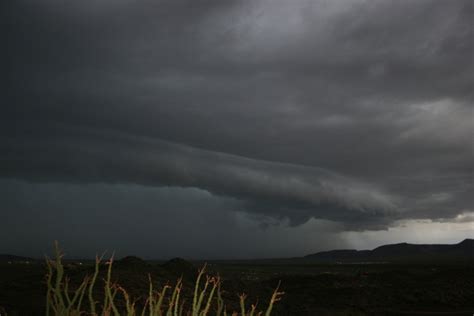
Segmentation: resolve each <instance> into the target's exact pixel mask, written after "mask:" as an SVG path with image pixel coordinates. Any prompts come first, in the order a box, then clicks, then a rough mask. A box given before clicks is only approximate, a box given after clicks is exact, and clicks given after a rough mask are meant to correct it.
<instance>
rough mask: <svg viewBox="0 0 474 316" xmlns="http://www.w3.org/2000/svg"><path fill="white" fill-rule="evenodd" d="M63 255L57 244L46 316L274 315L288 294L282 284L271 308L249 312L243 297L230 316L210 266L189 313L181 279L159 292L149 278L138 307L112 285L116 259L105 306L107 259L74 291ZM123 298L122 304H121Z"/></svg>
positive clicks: (199, 280) (199, 278)
mask: <svg viewBox="0 0 474 316" xmlns="http://www.w3.org/2000/svg"><path fill="white" fill-rule="evenodd" d="M62 257H63V254H62V252H61V251H60V250H59V247H58V244H57V243H56V244H55V258H54V259H49V258H46V265H47V269H48V270H47V271H48V272H47V274H46V284H47V293H46V315H47V316H53V315H54V316H76V315H93V316H99V315H100V316H109V315H110V316H112V315H113V316H120V315H127V316H138V315H140V316H145V315H146V316H183V315H186V316H206V315H210V314H211V311H212V312H213V315H216V316H227V315H229V316H230V315H232V316H239V315H240V316H258V315H265V316H270V314H271V312H272V309H273V306H274V304H275V303H276V302H277V301H279V300H280V298H281V296H282V295H283V294H284V293H283V292H281V291H280V290H279V285H278V287H277V288H276V289H275V291H274V292H273V294H272V296H271V298H270V301H269V303H268V307H267V309H266V310H265V312H264V311H257V306H256V305H255V304H252V305H251V306H250V308H249V309H247V307H246V304H245V300H246V295H245V294H242V295H240V296H239V300H240V312H235V311H234V312H232V313H228V312H227V310H226V304H225V302H224V300H223V299H222V296H221V280H220V278H219V277H218V276H217V277H216V276H209V275H207V274H206V272H205V269H206V266H205V265H204V267H203V268H202V269H200V270H199V273H198V276H197V279H196V283H195V286H194V294H193V298H192V305H191V306H190V307H189V308H188V309H187V310H186V311H185V306H184V302H182V301H180V294H181V292H182V288H183V283H182V280H181V279H179V280H178V281H177V282H176V284H175V285H174V286H169V285H166V286H164V287H162V288H161V289H160V290H159V291H156V290H154V289H153V284H152V280H151V277H149V291H148V297H147V299H146V302H145V304H144V306H142V307H137V306H136V302H137V300H136V299H135V300H134V299H132V298H131V297H130V295H129V294H128V292H127V291H126V290H125V289H124V288H123V287H121V286H120V285H119V284H118V283H116V282H112V265H113V256H112V258H110V259H109V260H107V261H106V262H105V264H106V265H107V273H106V276H105V278H104V287H103V290H104V293H103V299H102V300H101V303H99V301H97V300H96V299H95V298H94V287H95V286H96V283H97V278H98V275H99V268H100V265H101V264H102V260H103V256H102V257H96V260H95V266H94V267H95V269H94V273H93V274H92V275H88V276H86V277H85V278H84V279H83V280H82V282H81V283H80V284H79V286H77V287H76V289H74V290H72V289H71V288H70V282H69V278H67V277H66V276H65V275H64V265H63V263H62ZM120 297H121V301H122V302H123V304H122V305H120V304H118V303H117V301H118V300H119V298H120Z"/></svg>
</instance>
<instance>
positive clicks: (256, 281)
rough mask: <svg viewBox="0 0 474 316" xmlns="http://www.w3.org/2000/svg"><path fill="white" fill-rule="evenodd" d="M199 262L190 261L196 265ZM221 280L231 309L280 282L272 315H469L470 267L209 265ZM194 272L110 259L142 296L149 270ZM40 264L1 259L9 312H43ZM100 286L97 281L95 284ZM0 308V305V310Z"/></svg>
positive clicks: (165, 274) (0, 299) (1, 298)
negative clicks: (278, 298) (240, 300)
mask: <svg viewBox="0 0 474 316" xmlns="http://www.w3.org/2000/svg"><path fill="white" fill-rule="evenodd" d="M199 265H200V263H198V262H196V263H194V266H199ZM91 267H92V266H91V263H87V262H84V263H83V265H77V264H69V266H68V268H67V274H68V275H70V276H71V279H72V281H74V280H79V279H80V278H82V276H84V275H85V274H86V273H87V272H89V271H90V269H91ZM208 269H209V270H210V271H211V272H214V273H217V272H218V273H219V274H220V275H221V276H222V278H223V285H222V288H223V290H224V291H225V293H224V298H225V299H226V300H227V301H230V302H231V305H232V306H231V307H236V305H233V304H236V303H237V299H238V298H237V294H239V293H242V292H245V293H247V294H248V303H251V302H255V301H257V300H258V301H259V302H260V303H259V304H260V305H259V306H260V308H262V309H263V308H264V307H265V305H266V302H267V300H268V296H269V295H270V294H271V292H272V290H273V288H274V287H275V286H276V285H277V283H278V281H279V280H281V288H282V290H283V291H285V293H286V294H285V295H284V297H283V300H282V301H281V302H279V303H278V305H277V306H276V308H275V313H274V315H275V316H277V315H469V316H471V315H473V314H474V265H473V264H458V265H456V264H443V265H441V264H429V265H428V264H397V265H393V264H328V265H321V264H319V265H295V264H293V265H291V264H269V263H267V264H261V263H252V262H249V261H247V262H210V263H209V265H208ZM194 271H195V269H193V267H192V266H190V265H188V264H187V263H186V262H184V261H174V262H171V263H168V264H164V265H163V264H160V263H157V262H143V261H141V260H139V259H137V260H134V259H133V258H132V259H129V260H125V261H123V262H122V263H120V262H117V263H116V264H115V266H114V279H118V281H119V283H120V284H121V285H123V286H124V287H125V288H126V289H128V290H129V292H131V294H132V296H135V297H138V296H144V295H146V291H147V290H148V273H150V274H151V275H152V277H153V280H155V282H156V286H159V285H163V284H165V283H166V282H167V281H171V282H174V280H176V278H177V277H178V276H179V275H181V274H183V275H184V285H185V287H187V288H188V289H191V288H192V287H193V281H194V278H195V273H194ZM44 273H45V267H44V265H43V264H42V263H31V262H30V263H29V264H26V263H10V264H8V263H2V264H0V306H2V307H3V308H4V309H5V310H6V311H7V312H8V315H42V314H43V311H44V302H45V295H44V294H45V286H44V284H43V280H44ZM99 285H100V284H99ZM0 311H1V309H0Z"/></svg>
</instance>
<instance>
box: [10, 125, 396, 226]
mask: <svg viewBox="0 0 474 316" xmlns="http://www.w3.org/2000/svg"><path fill="white" fill-rule="evenodd" d="M73 132H74V129H70V128H69V129H68V128H63V129H60V130H58V134H59V133H60V134H62V135H63V136H62V137H54V138H52V137H48V138H46V139H45V138H41V137H38V138H35V137H33V138H31V139H30V142H28V143H25V142H22V143H21V144H19V143H16V142H15V140H14V139H3V142H2V143H3V146H2V150H4V151H5V152H8V153H9V155H8V156H7V157H2V159H1V163H2V166H4V168H2V170H1V172H2V176H4V177H14V178H22V179H27V180H37V181H45V180H46V181H53V180H54V181H73V182H74V181H78V182H86V183H91V182H104V183H136V184H141V185H150V186H178V187H196V188H201V189H204V190H207V191H209V192H211V193H213V194H217V195H223V196H227V197H232V198H236V199H238V200H241V201H243V202H244V206H243V208H242V209H237V210H236V211H248V212H257V213H261V214H262V215H268V216H273V217H277V218H282V219H283V218H287V219H289V220H290V223H293V224H301V223H304V222H306V221H307V220H308V219H310V218H312V217H314V218H319V219H328V220H334V221H341V222H347V223H350V222H354V221H355V222H357V223H358V224H359V225H362V226H363V225H364V224H363V223H364V221H365V220H367V219H370V220H368V222H370V223H372V222H379V221H380V222H384V221H386V220H387V219H390V218H391V217H392V216H394V215H395V214H397V213H398V212H400V209H399V206H397V199H396V198H395V197H394V196H391V195H389V194H386V193H384V192H382V191H380V190H379V189H377V188H375V187H372V186H370V185H368V184H365V183H363V182H361V181H356V180H354V179H350V178H348V177H343V176H341V175H338V174H336V173H334V172H330V171H328V170H324V169H321V168H315V167H304V166H298V165H291V164H285V163H276V162H269V161H261V160H255V159H248V158H244V157H239V156H235V155H229V154H225V153H218V152H211V151H207V150H202V149H198V148H193V147H189V146H183V145H177V144H173V143H170V142H165V141H162V140H156V139H146V138H138V137H132V136H129V135H124V134H120V133H117V132H115V133H114V132H112V131H104V130H102V131H101V130H95V129H86V130H80V131H78V130H76V133H77V132H80V134H79V135H74V133H73Z"/></svg>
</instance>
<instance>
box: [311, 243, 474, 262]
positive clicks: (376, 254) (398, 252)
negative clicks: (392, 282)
mask: <svg viewBox="0 0 474 316" xmlns="http://www.w3.org/2000/svg"><path fill="white" fill-rule="evenodd" d="M302 259H303V260H304V261H305V262H315V263H316V262H322V263H334V262H342V263H344V262H347V263H351V262H423V261H432V260H436V261H450V262H452V261H469V262H472V261H474V239H465V240H463V241H462V242H460V243H458V244H454V245H443V244H432V245H431V244H408V243H400V244H392V245H384V246H380V247H377V248H375V249H373V250H332V251H323V252H318V253H315V254H310V255H307V256H305V257H303V258H302Z"/></svg>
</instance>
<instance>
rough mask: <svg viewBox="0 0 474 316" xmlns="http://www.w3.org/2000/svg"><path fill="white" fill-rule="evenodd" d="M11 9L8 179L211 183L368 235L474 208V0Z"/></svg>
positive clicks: (88, 3) (4, 122) (220, 190)
mask: <svg viewBox="0 0 474 316" xmlns="http://www.w3.org/2000/svg"><path fill="white" fill-rule="evenodd" d="M4 7H5V10H2V11H1V12H0V18H1V19H2V21H4V23H3V24H2V25H3V26H4V27H2V28H1V29H0V34H1V35H2V37H3V38H5V39H6V41H7V45H5V47H4V49H2V51H0V57H1V58H0V63H1V66H2V69H4V70H5V73H6V76H3V77H2V78H0V83H1V86H0V87H1V89H2V91H1V92H2V93H1V94H0V103H1V110H2V111H1V113H0V177H3V178H5V177H8V178H21V179H26V180H34V181H38V182H39V183H43V182H55V181H56V182H68V183H69V182H77V183H97V182H105V183H124V184H127V183H139V184H142V185H145V186H176V187H179V186H181V187H196V188H201V189H203V190H207V191H209V192H211V193H212V194H214V195H216V196H217V195H219V196H225V197H228V198H229V199H230V200H237V201H239V203H236V204H233V203H230V204H229V205H231V207H229V208H230V209H235V210H238V211H245V212H247V213H248V214H251V215H252V216H256V218H258V217H259V216H262V217H267V216H270V217H272V218H276V219H285V218H287V219H289V221H290V223H291V224H293V225H298V224H301V223H304V222H307V221H308V219H310V218H312V217H314V218H319V219H327V220H331V221H335V222H340V223H342V224H343V225H342V226H343V227H344V229H355V230H361V229H362V230H363V229H385V228H387V227H388V226H390V225H396V222H397V220H403V219H407V220H408V219H429V220H434V221H441V222H445V221H457V220H459V216H460V215H462V214H468V213H470V212H472V195H473V191H474V190H473V180H472V179H473V176H472V131H473V125H472V109H473V104H474V101H473V100H474V99H473V96H474V94H473V91H474V90H473V89H472V82H473V80H474V63H473V62H472V51H473V47H472V44H473V43H474V41H473V38H472V15H473V14H472V3H471V1H469V0H459V1H457V0H456V1H436V0H420V1H409V0H401V1H384V2H381V1H346V0H337V1H326V0H314V1H313V0H311V1H309V0H295V1H280V0H276V1H269V0H256V1H253V0H252V1H246V0H243V1H240V0H238V1H232V0H230V1H217V0H209V1H191V0H179V1H174V0H173V1H170V0H159V1H158V0H157V1H148V0H137V1H129V0H120V1H95V0H85V1H81V2H78V1H57V0H38V1H32V0H18V1H9V2H8V3H7V4H5V5H4ZM225 201H229V200H225ZM223 208H224V209H226V208H225V207H223ZM109 211H110V212H112V211H111V210H109ZM109 211H107V212H109ZM466 218H467V220H470V218H471V217H466Z"/></svg>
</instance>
